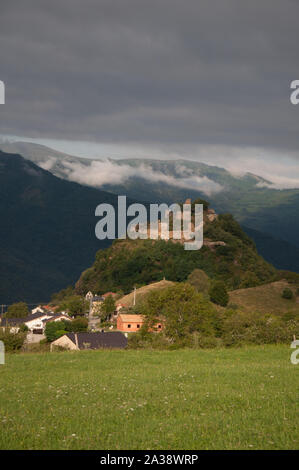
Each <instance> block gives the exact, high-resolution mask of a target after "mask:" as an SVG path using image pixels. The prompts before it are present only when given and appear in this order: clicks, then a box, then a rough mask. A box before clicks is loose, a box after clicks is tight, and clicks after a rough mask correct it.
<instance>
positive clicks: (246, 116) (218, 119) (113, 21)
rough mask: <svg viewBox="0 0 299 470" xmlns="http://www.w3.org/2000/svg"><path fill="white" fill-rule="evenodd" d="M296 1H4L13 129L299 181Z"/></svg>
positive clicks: (5, 120) (111, 153)
mask: <svg viewBox="0 0 299 470" xmlns="http://www.w3.org/2000/svg"><path fill="white" fill-rule="evenodd" d="M298 17H299V2H298V1H297V0H258V1H257V0H251V1H250V2H248V1H247V0H246V1H245V0H184V1H182V0H180V1H178V0H159V1H157V0H151V1H148V0H84V1H82V0H81V1H78V0H71V1H69V0H59V1H58V0H51V1H43V0H21V1H20V0H14V1H13V2H12V1H11V0H1V13H0V80H2V81H3V82H4V83H5V86H6V97H5V98H6V103H5V104H4V105H0V134H1V135H2V136H14V138H16V139H22V140H31V141H33V142H40V143H46V144H47V145H49V146H52V147H53V148H56V149H58V150H62V151H64V152H67V153H70V154H73V155H79V156H88V157H90V156H92V157H101V158H102V157H114V158H123V157H131V156H132V157H141V158H146V157H150V158H189V159H192V160H196V159H197V160H200V161H204V162H206V163H212V164H219V165H221V166H224V167H226V168H229V169H231V171H235V172H238V171H240V170H241V169H246V170H248V171H253V172H255V173H257V174H261V175H262V176H265V177H266V176H268V175H269V174H271V175H274V176H275V177H276V178H283V179H284V180H286V181H285V184H286V185H288V184H290V181H291V180H292V179H296V181H299V171H298V164H297V163H298V159H299V152H298V131H299V126H298V123H299V105H298V106H294V105H292V104H291V102H290V94H291V90H290V83H291V82H292V81H293V80H296V79H299V70H298V43H299V28H298Z"/></svg>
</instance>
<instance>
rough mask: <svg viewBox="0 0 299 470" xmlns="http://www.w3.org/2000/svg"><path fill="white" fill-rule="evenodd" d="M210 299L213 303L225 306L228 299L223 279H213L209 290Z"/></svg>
mask: <svg viewBox="0 0 299 470" xmlns="http://www.w3.org/2000/svg"><path fill="white" fill-rule="evenodd" d="M209 295H210V299H211V301H212V302H213V303H214V304H217V305H221V306H222V307H226V306H227V304H228V301H229V295H228V292H227V289H226V285H225V283H224V282H223V281H214V282H213V283H212V285H211V288H210V290H209Z"/></svg>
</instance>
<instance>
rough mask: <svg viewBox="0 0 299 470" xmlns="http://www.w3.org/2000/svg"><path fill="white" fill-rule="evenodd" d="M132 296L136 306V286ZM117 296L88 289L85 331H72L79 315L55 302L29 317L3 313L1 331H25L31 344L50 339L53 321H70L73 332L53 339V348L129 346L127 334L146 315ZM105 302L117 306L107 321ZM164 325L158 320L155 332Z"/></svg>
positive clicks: (137, 329) (31, 313) (137, 327)
mask: <svg viewBox="0 0 299 470" xmlns="http://www.w3.org/2000/svg"><path fill="white" fill-rule="evenodd" d="M133 295H134V297H133V299H134V300H133V305H135V300H136V289H134V292H133ZM117 297H118V296H117V294H116V293H114V292H107V293H105V294H103V295H94V294H93V293H92V292H91V291H89V292H88V293H87V294H86V296H85V305H87V307H88V308H87V310H86V313H85V314H84V315H82V316H80V318H82V317H83V318H84V319H86V331H72V327H71V324H72V321H73V320H74V319H75V318H76V316H71V315H70V314H69V313H68V312H67V311H62V312H56V308H55V306H53V305H38V306H36V307H35V308H33V309H32V310H31V312H30V313H29V314H28V315H27V316H26V317H21V318H18V317H16V318H11V317H7V316H5V315H2V316H1V317H0V328H1V330H2V331H9V332H10V333H13V334H17V333H19V332H20V331H23V332H26V340H25V344H27V345H28V344H38V343H40V342H43V341H45V340H46V339H47V336H46V334H45V332H46V328H47V325H49V324H50V323H53V322H55V323H56V322H60V323H61V322H67V323H68V324H69V327H70V328H69V329H70V331H69V332H68V333H66V334H63V335H61V336H59V337H58V338H57V339H55V340H54V341H52V342H51V345H50V351H54V350H57V349H66V350H81V349H100V348H118V349H123V348H125V347H126V346H127V343H128V341H127V339H128V335H129V334H130V333H136V332H138V331H140V329H141V327H142V326H143V324H144V321H145V318H144V316H143V315H138V314H136V313H132V312H130V310H131V308H129V309H128V308H127V307H126V306H125V305H124V304H122V303H117V301H115V300H114V299H116V298H117ZM105 301H106V302H107V301H108V302H109V301H110V302H111V305H112V306H113V307H114V308H113V310H112V309H111V312H109V314H107V315H106V317H105V322H103V317H102V318H101V308H102V306H103V305H104V303H105ZM77 318H78V317H77ZM162 327H163V326H162V323H158V324H157V325H156V328H155V331H157V332H159V331H162Z"/></svg>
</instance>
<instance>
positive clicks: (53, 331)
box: [45, 320, 68, 343]
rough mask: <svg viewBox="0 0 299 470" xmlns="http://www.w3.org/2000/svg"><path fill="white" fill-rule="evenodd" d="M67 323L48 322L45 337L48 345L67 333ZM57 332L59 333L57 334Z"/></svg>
mask: <svg viewBox="0 0 299 470" xmlns="http://www.w3.org/2000/svg"><path fill="white" fill-rule="evenodd" d="M67 323H68V322H67V321H63V320H62V321H50V322H48V323H47V324H46V328H45V336H46V338H47V341H48V342H49V343H50V342H52V341H55V339H57V338H60V336H63V335H65V334H66V332H67ZM58 332H59V333H58Z"/></svg>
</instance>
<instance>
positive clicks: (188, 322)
mask: <svg viewBox="0 0 299 470" xmlns="http://www.w3.org/2000/svg"><path fill="white" fill-rule="evenodd" d="M141 310H142V312H143V313H144V315H145V316H146V321H145V329H147V330H153V329H155V325H156V324H157V323H158V322H160V321H162V322H163V324H164V329H163V332H164V334H165V336H166V337H167V338H168V339H169V340H170V341H171V342H172V343H182V342H184V341H186V340H187V339H188V338H190V336H191V335H192V334H193V333H195V332H197V333H200V334H203V335H207V336H211V335H214V334H215V332H216V325H217V320H218V314H217V312H216V311H215V309H214V308H213V306H212V304H211V303H210V302H209V301H208V300H207V298H205V297H204V296H203V294H200V293H198V292H196V290H195V289H194V287H192V286H191V285H190V284H188V283H180V284H177V285H175V286H173V287H168V288H166V289H162V290H160V291H152V292H151V293H150V294H149V295H148V296H147V297H146V300H145V303H144V305H143V306H142V307H141Z"/></svg>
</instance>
